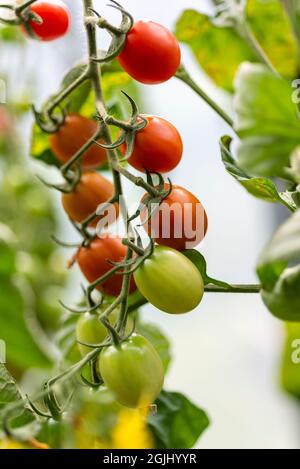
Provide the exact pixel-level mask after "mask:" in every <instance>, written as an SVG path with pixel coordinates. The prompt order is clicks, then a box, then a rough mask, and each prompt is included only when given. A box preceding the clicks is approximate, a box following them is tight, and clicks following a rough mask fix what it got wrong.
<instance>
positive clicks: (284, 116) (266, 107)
mask: <svg viewBox="0 0 300 469" xmlns="http://www.w3.org/2000/svg"><path fill="white" fill-rule="evenodd" d="M235 89H236V91H235V99H234V107H235V112H236V118H235V124H234V127H235V130H236V131H237V133H238V134H239V136H240V137H241V143H240V145H239V147H238V162H239V166H240V167H241V168H242V169H243V170H246V171H249V172H250V173H252V174H255V175H259V176H281V175H282V174H283V171H284V168H285V166H287V165H288V164H289V159H290V155H291V153H292V152H293V150H294V149H295V148H296V147H297V146H298V145H299V143H300V121H299V119H298V116H297V108H296V106H295V104H294V103H293V102H292V99H291V87H290V85H289V83H288V82H286V81H284V80H283V79H281V78H279V77H277V76H275V75H274V74H273V73H272V72H270V71H269V70H268V69H267V68H266V67H265V66H264V65H259V64H250V63H245V64H243V65H242V66H241V67H240V69H239V72H238V74H237V77H236V82H235Z"/></svg>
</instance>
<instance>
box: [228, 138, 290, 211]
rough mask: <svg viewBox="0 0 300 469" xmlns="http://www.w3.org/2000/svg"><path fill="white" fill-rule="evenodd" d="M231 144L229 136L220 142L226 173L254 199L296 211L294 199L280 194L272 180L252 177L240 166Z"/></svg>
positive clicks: (285, 194)
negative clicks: (276, 203)
mask: <svg viewBox="0 0 300 469" xmlns="http://www.w3.org/2000/svg"><path fill="white" fill-rule="evenodd" d="M231 142H232V138H231V137H229V136H227V135H225V136H224V137H222V138H221V140H220V148H221V156H222V161H223V163H224V166H225V168H226V171H227V172H228V173H229V174H231V176H233V177H234V179H236V181H238V182H239V183H240V184H241V185H242V186H243V187H244V188H245V189H246V190H247V191H248V192H249V193H250V194H251V195H253V196H254V197H257V198H258V199H262V200H265V201H266V202H272V203H274V202H279V203H282V204H283V205H284V206H287V207H288V208H289V209H290V210H295V209H296V204H295V203H294V202H293V200H292V198H289V197H288V194H287V193H282V194H280V193H279V192H278V191H277V188H276V186H275V184H274V183H273V181H272V180H271V179H267V178H264V177H252V176H250V175H249V174H248V173H246V172H245V171H243V170H242V169H241V168H240V167H239V166H238V164H237V162H236V161H235V159H234V158H233V156H232V154H231V151H230V145H231Z"/></svg>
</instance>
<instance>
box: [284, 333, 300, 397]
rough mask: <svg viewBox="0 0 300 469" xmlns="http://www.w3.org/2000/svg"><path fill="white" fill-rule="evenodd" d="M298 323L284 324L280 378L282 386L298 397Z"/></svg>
mask: <svg viewBox="0 0 300 469" xmlns="http://www.w3.org/2000/svg"><path fill="white" fill-rule="evenodd" d="M299 369H300V324H286V340H285V345H284V350H283V356H282V364H281V373H280V379H281V384H282V387H283V388H284V389H285V391H287V392H288V393H289V394H291V395H292V396H294V397H296V398H298V399H300V373H299Z"/></svg>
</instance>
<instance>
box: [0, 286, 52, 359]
mask: <svg viewBox="0 0 300 469" xmlns="http://www.w3.org/2000/svg"><path fill="white" fill-rule="evenodd" d="M25 314H26V303H25V301H24V297H23V295H22V293H21V292H20V290H19V289H18V287H17V286H16V285H15V284H14V283H13V282H12V281H10V280H8V279H2V280H1V287H0V331H1V332H0V336H1V339H2V340H4V342H5V343H6V351H7V360H8V361H9V363H11V364H12V365H14V366H16V367H18V368H26V367H41V368H44V367H49V366H50V364H51V363H50V361H49V358H47V357H46V356H45V355H44V353H43V352H42V351H41V350H40V348H39V346H38V345H37V343H36V342H35V340H34V338H33V337H32V335H31V331H30V330H29V328H28V326H27V323H26V321H25Z"/></svg>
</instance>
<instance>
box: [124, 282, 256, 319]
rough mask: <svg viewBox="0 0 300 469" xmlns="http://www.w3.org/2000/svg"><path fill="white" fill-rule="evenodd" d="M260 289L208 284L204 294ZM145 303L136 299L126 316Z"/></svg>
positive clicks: (248, 291) (140, 299)
mask: <svg viewBox="0 0 300 469" xmlns="http://www.w3.org/2000/svg"><path fill="white" fill-rule="evenodd" d="M261 288H262V287H261V285H258V284H243V285H241V284H240V285H230V288H224V287H220V286H218V285H212V284H209V285H206V286H205V288H204V291H205V292H206V293H259V292H260V291H261ZM147 303H148V301H147V300H146V298H143V297H141V298H138V299H137V300H136V301H135V302H134V303H132V304H131V305H130V306H129V307H128V314H130V313H132V312H133V311H135V310H136V309H138V308H141V307H142V306H144V305H145V304H147Z"/></svg>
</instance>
